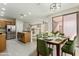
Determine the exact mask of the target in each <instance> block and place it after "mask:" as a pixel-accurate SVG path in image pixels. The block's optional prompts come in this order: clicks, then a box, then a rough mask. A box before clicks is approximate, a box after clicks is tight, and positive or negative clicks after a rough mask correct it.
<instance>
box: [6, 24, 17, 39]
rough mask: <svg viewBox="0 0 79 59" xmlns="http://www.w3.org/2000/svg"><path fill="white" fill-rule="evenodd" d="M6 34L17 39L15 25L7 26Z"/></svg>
mask: <svg viewBox="0 0 79 59" xmlns="http://www.w3.org/2000/svg"><path fill="white" fill-rule="evenodd" d="M6 36H7V39H15V38H16V27H15V25H7V26H6Z"/></svg>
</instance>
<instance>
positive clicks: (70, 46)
mask: <svg viewBox="0 0 79 59" xmlns="http://www.w3.org/2000/svg"><path fill="white" fill-rule="evenodd" d="M75 39H76V36H75V37H74V40H73V41H71V40H68V41H67V42H66V43H65V45H64V46H63V47H62V48H61V50H62V53H61V54H62V55H63V52H64V53H68V54H71V55H72V56H75V48H74V41H75Z"/></svg>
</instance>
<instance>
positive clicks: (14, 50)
mask: <svg viewBox="0 0 79 59" xmlns="http://www.w3.org/2000/svg"><path fill="white" fill-rule="evenodd" d="M6 44H7V49H6V51H4V52H3V53H0V55H1V56H28V55H30V54H31V53H32V52H33V51H34V50H35V49H36V42H31V43H26V44H24V43H22V42H20V41H17V40H16V39H12V40H7V43H6Z"/></svg>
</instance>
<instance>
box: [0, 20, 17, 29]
mask: <svg viewBox="0 0 79 59" xmlns="http://www.w3.org/2000/svg"><path fill="white" fill-rule="evenodd" d="M15 24H16V22H15V20H12V19H0V28H5V26H6V25H15Z"/></svg>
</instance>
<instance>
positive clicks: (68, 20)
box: [63, 13, 77, 38]
mask: <svg viewBox="0 0 79 59" xmlns="http://www.w3.org/2000/svg"><path fill="white" fill-rule="evenodd" d="M63 31H64V33H65V36H69V37H70V38H71V37H73V36H75V35H77V14H76V13H75V14H70V15H65V16H63Z"/></svg>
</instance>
